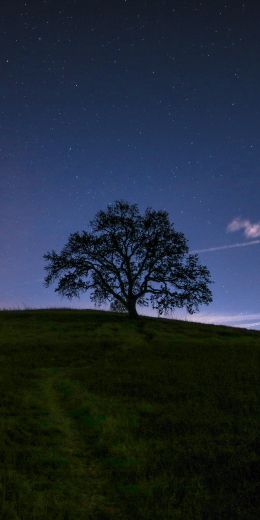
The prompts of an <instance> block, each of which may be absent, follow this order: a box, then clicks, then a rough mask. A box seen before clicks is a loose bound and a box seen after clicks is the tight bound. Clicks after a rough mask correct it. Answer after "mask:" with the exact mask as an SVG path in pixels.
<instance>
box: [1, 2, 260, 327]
mask: <svg viewBox="0 0 260 520" xmlns="http://www.w3.org/2000/svg"><path fill="white" fill-rule="evenodd" d="M259 23H260V6H259V5H258V2H254V1H247V0H245V1H240V0H230V1H228V0H226V1H193V0H190V1H185V0H176V1H174V0H173V1H168V0H165V1H164V0H157V1H155V0H109V1H107V0H102V1H101V0H95V1H84V0H63V1H59V0H55V2H54V1H52V0H37V2H36V1H32V0H31V1H30V0H28V1H13V2H10V1H7V0H3V1H2V2H1V17H0V42H1V45H0V49H1V54H0V288H1V289H0V307H1V308H28V307H30V308H31V307H33V308H35V307H51V306H52V307H58V306H75V307H90V304H89V300H88V297H87V296H86V295H83V296H82V298H81V299H80V300H76V301H74V300H73V301H72V302H68V301H67V300H64V299H61V297H60V296H58V295H57V294H55V293H54V290H53V288H52V287H51V288H49V289H46V288H45V287H44V284H43V279H44V270H43V266H44V262H43V259H42V256H43V254H44V253H45V252H46V251H47V250H49V249H56V250H57V251H59V250H60V249H61V247H62V246H63V245H64V244H65V242H66V240H67V238H68V235H69V233H71V232H74V231H82V230H83V229H86V228H87V226H88V223H89V220H90V219H91V218H93V217H94V215H95V213H96V212H97V211H98V210H99V209H104V208H105V207H106V206H107V204H109V203H110V202H113V201H114V200H116V199H126V200H128V201H129V202H131V203H137V204H138V205H139V207H140V209H141V210H142V211H143V210H144V209H145V208H146V207H147V206H151V207H153V208H154V209H157V210H158V209H165V210H167V211H168V212H169V215H170V218H171V220H172V221H173V222H174V224H175V228H176V230H177V231H182V232H184V234H185V236H186V237H187V239H188V241H189V246H190V249H191V250H192V251H199V256H200V260H201V262H202V263H205V264H206V265H207V266H208V268H209V269H210V271H211V274H212V277H213V279H214V285H213V286H212V290H213V297H214V302H213V303H212V304H211V305H210V306H209V307H202V308H201V312H200V313H199V314H198V315H196V318H193V319H196V320H199V321H206V322H210V323H224V324H231V325H236V326H247V327H252V328H256V329H260V207H259V195H260V148H259V145H260V96H259V92H260V66H259V57H260V33H259ZM183 317H184V318H185V317H186V316H185V313H184V311H183Z"/></svg>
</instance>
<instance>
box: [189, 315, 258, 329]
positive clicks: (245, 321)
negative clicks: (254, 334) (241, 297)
mask: <svg viewBox="0 0 260 520" xmlns="http://www.w3.org/2000/svg"><path fill="white" fill-rule="evenodd" d="M190 321H195V322H200V323H208V324H214V325H230V326H234V327H243V328H257V327H259V326H260V313H257V314H243V313H239V314H204V313H199V314H197V315H195V316H192V318H190Z"/></svg>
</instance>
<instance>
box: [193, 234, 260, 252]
mask: <svg viewBox="0 0 260 520" xmlns="http://www.w3.org/2000/svg"><path fill="white" fill-rule="evenodd" d="M259 236H260V235H259ZM255 244H260V240H252V241H251V242H239V243H237V244H229V245H227V246H213V247H207V248H205V249H194V250H193V251H191V253H208V252H211V251H223V250H225V249H233V248H235V247H247V246H254V245H255Z"/></svg>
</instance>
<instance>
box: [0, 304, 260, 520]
mask: <svg viewBox="0 0 260 520" xmlns="http://www.w3.org/2000/svg"><path fill="white" fill-rule="evenodd" d="M0 359H1V368H0V370H1V373H0V391H1V428H0V455H1V476H0V478H1V480H0V497H1V501H0V518H1V519H3V520H15V519H16V520H17V519H19V520H33V519H37V520H45V519H46V518H48V520H54V519H55V520H59V519H60V520H61V519H64V520H65V519H66V520H83V519H84V520H85V519H91V520H92V519H94V520H106V519H111V520H121V519H122V520H126V519H127V520H128V519H129V520H130V519H140V520H141V519H142V520H146V519H153V520H167V519H174V520H189V519H191V520H200V519H205V520H206V519H207V520H208V519H209V520H211V519H212V520H213V519H221V520H224V519H228V520H230V519H256V518H260V504H259V502H258V500H259V499H258V498H257V475H258V482H259V468H260V458H259V445H260V442H259V436H258V432H259V417H260V414H259V410H260V392H259V387H260V385H259V367H260V333H259V332H253V331H246V330H242V329H235V328H227V327H216V326H209V325H201V324H195V323H186V322H180V321H170V320H159V319H152V318H140V320H138V321H137V322H136V323H135V322H131V321H129V320H128V319H127V317H125V316H120V315H117V314H112V313H102V312H94V311H64V310H50V311H48V310H46V311H20V312H18V311H10V312H8V311H2V312H0Z"/></svg>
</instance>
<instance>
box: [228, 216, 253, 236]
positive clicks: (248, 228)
mask: <svg viewBox="0 0 260 520" xmlns="http://www.w3.org/2000/svg"><path fill="white" fill-rule="evenodd" d="M240 230H243V231H244V236H245V237H246V238H258V237H260V222H256V223H255V224H253V223H252V222H250V220H248V219H241V218H239V217H237V218H234V219H233V220H232V221H231V222H230V223H229V224H228V226H227V231H228V232H230V233H233V232H235V231H240Z"/></svg>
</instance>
